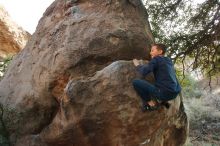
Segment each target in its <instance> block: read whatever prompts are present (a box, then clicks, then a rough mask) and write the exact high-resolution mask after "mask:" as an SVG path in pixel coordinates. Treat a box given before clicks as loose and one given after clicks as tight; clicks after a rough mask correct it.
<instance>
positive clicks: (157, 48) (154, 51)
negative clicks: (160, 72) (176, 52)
mask: <svg viewBox="0 0 220 146" xmlns="http://www.w3.org/2000/svg"><path fill="white" fill-rule="evenodd" d="M165 53H166V46H165V45H164V44H153V45H152V46H151V51H150V55H151V58H154V57H156V56H160V55H164V54H165Z"/></svg>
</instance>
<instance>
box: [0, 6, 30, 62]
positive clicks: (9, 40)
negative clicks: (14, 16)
mask: <svg viewBox="0 0 220 146" xmlns="http://www.w3.org/2000/svg"><path fill="white" fill-rule="evenodd" d="M29 38H30V34H29V33H28V32H26V31H24V30H23V29H22V28H21V27H19V26H18V25H17V24H15V22H13V21H12V20H11V18H10V16H9V15H8V13H7V12H6V10H5V9H4V8H3V6H1V5H0V58H4V57H7V56H8V55H14V54H16V53H18V52H19V51H20V50H21V49H23V48H24V46H25V45H26V43H27V41H28V39H29Z"/></svg>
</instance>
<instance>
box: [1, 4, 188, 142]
mask: <svg viewBox="0 0 220 146" xmlns="http://www.w3.org/2000/svg"><path fill="white" fill-rule="evenodd" d="M146 18H147V13H146V11H145V9H144V6H143V5H142V3H141V1H140V0H97V1H94V0H82V1H81V0H69V1H68V0H67V1H63V0H56V1H55V2H54V3H53V4H52V5H51V6H50V7H49V8H48V9H47V10H46V12H45V13H44V16H43V17H42V19H41V20H40V22H39V24H38V27H37V30H36V32H35V33H34V34H33V36H32V38H31V39H30V41H29V42H28V44H27V46H26V47H25V48H24V49H23V50H22V51H21V53H19V54H18V55H17V56H16V57H15V58H14V59H13V61H12V63H11V65H10V66H9V69H8V71H7V73H6V74H5V76H4V78H3V80H2V81H1V82H0V102H1V103H2V104H3V105H4V108H5V111H6V113H5V114H4V115H5V116H4V119H5V123H7V128H8V131H9V133H10V140H11V143H12V144H13V145H16V146H24V145H28V146H80V145H82V146H103V145H105V146H123V145H126V146H138V145H146V144H150V145H155V146H161V145H164V146H167V145H169V146H172V145H173V146H178V145H182V144H183V143H184V141H185V139H186V133H187V132H186V131H187V118H186V115H185V112H184V108H183V105H182V104H181V100H180V98H177V99H176V100H175V101H173V103H172V106H171V108H170V109H169V110H166V109H165V108H161V109H159V110H158V111H154V112H147V113H142V112H141V111H140V108H139V103H140V101H139V97H138V96H137V95H136V93H135V91H134V90H133V88H132V86H131V81H132V79H134V78H136V77H138V75H137V74H136V72H135V68H134V66H133V64H132V62H131V61H129V60H131V59H132V58H146V59H149V58H148V57H149V56H147V54H149V49H150V44H151V43H152V42H153V37H152V34H151V31H150V27H149V24H148V22H147V19H146ZM144 48H146V49H144ZM120 60H121V61H120ZM122 60H127V61H122ZM15 75H16V76H15Z"/></svg>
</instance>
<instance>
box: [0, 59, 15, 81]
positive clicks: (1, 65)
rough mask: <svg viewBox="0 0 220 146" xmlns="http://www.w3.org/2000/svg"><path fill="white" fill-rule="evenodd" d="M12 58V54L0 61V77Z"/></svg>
mask: <svg viewBox="0 0 220 146" xmlns="http://www.w3.org/2000/svg"><path fill="white" fill-rule="evenodd" d="M11 60H12V56H8V57H6V58H5V59H4V60H3V61H0V79H1V78H2V77H3V75H4V73H5V72H6V70H7V67H8V65H9V64H10V62H11Z"/></svg>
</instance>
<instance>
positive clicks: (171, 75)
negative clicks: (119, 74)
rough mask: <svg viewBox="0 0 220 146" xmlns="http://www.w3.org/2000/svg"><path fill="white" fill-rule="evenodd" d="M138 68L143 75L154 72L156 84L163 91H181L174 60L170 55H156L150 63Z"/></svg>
mask: <svg viewBox="0 0 220 146" xmlns="http://www.w3.org/2000/svg"><path fill="white" fill-rule="evenodd" d="M137 70H138V72H139V73H140V74H142V75H143V76H146V75H147V74H149V73H150V72H153V74H154V78H155V86H156V87H158V88H159V89H160V90H161V91H164V92H169V93H170V92H171V93H179V92H180V91H181V87H180V84H179V82H178V80H177V78H176V73H175V70H174V65H173V62H172V61H171V59H170V58H168V57H164V56H156V57H154V58H153V59H152V60H151V61H150V62H149V63H148V64H145V65H139V66H137Z"/></svg>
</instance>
